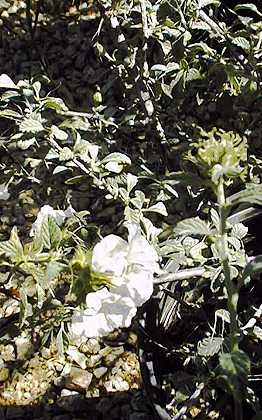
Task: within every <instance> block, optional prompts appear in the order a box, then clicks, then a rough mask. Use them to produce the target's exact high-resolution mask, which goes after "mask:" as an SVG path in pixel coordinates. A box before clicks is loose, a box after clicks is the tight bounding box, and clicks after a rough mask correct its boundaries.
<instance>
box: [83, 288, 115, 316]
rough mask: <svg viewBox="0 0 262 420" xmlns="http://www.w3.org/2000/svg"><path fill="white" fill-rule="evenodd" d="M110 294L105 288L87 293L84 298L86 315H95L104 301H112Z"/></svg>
mask: <svg viewBox="0 0 262 420" xmlns="http://www.w3.org/2000/svg"><path fill="white" fill-rule="evenodd" d="M111 295H112V293H110V292H109V291H108V290H107V288H106V287H103V289H100V290H97V291H96V292H92V293H88V295H87V296H86V306H87V309H86V313H87V314H88V315H94V314H97V313H98V312H99V311H100V309H101V307H102V305H103V302H104V301H105V300H108V301H110V300H111V299H112V296H111Z"/></svg>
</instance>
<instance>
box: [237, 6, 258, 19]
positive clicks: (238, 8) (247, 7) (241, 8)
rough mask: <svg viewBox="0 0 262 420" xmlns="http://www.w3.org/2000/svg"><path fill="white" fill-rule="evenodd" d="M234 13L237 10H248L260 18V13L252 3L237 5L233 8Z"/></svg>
mask: <svg viewBox="0 0 262 420" xmlns="http://www.w3.org/2000/svg"><path fill="white" fill-rule="evenodd" d="M234 10H235V12H237V11H238V10H250V11H251V12H254V13H257V14H258V15H259V16H261V17H262V13H261V12H260V11H259V10H258V8H257V6H256V5H255V4H253V3H245V4H238V5H237V6H235V8H234Z"/></svg>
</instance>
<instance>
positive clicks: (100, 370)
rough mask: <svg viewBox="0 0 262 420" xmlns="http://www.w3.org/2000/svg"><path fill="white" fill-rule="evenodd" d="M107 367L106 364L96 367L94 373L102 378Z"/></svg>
mask: <svg viewBox="0 0 262 420" xmlns="http://www.w3.org/2000/svg"><path fill="white" fill-rule="evenodd" d="M107 370H108V369H107V368H106V367H105V366H100V367H98V368H96V369H94V375H95V377H96V378H98V379H99V378H101V377H102V376H103V375H105V373H106V372H107Z"/></svg>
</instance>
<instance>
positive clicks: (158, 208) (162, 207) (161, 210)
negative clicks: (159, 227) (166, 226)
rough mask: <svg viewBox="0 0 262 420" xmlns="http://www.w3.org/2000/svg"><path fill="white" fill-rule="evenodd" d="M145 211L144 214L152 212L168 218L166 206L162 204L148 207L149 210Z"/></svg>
mask: <svg viewBox="0 0 262 420" xmlns="http://www.w3.org/2000/svg"><path fill="white" fill-rule="evenodd" d="M143 211H144V212H147V211H152V212H154V213H159V214H162V216H168V213H167V209H166V206H165V205H164V203H162V202H159V203H157V204H154V205H153V206H150V207H148V209H144V210H143Z"/></svg>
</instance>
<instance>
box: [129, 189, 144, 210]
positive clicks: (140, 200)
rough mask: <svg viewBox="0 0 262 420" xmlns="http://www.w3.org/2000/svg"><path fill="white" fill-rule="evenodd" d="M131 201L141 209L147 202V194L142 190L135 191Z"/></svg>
mask: <svg viewBox="0 0 262 420" xmlns="http://www.w3.org/2000/svg"><path fill="white" fill-rule="evenodd" d="M130 201H131V203H132V204H133V205H134V206H135V207H136V208H137V209H139V210H140V209H142V207H143V204H144V202H145V194H144V193H143V192H142V191H140V190H138V191H135V197H134V198H132V199H131V200H130Z"/></svg>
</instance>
